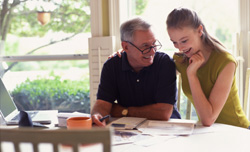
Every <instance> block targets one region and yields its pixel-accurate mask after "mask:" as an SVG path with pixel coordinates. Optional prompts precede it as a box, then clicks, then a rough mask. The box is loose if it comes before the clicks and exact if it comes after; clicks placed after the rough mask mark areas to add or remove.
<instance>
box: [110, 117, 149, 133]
mask: <svg viewBox="0 0 250 152" xmlns="http://www.w3.org/2000/svg"><path fill="white" fill-rule="evenodd" d="M146 120H147V119H146V118H138V117H122V118H119V119H116V120H114V121H112V122H111V123H110V124H109V125H108V126H109V127H113V128H114V129H115V130H133V129H136V128H137V127H138V126H139V125H141V124H142V123H143V122H145V121H146Z"/></svg>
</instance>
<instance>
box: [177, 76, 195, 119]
mask: <svg viewBox="0 0 250 152" xmlns="http://www.w3.org/2000/svg"><path fill="white" fill-rule="evenodd" d="M177 84H178V85H177V89H178V99H177V108H178V111H181V110H183V109H181V102H182V104H184V103H185V102H186V104H187V106H186V107H185V108H186V109H185V110H184V111H185V118H183V119H188V120H190V119H191V118H192V103H191V101H190V100H188V98H186V100H185V99H183V98H182V87H181V85H182V82H181V74H180V73H177Z"/></svg>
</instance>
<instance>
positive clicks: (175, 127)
mask: <svg viewBox="0 0 250 152" xmlns="http://www.w3.org/2000/svg"><path fill="white" fill-rule="evenodd" d="M195 124H196V121H193V120H183V119H170V120H169V121H156V120H149V121H148V124H147V127H145V128H141V129H139V130H141V131H142V133H143V134H150V135H190V134H192V132H193V130H194V126H195Z"/></svg>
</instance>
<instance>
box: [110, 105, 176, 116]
mask: <svg viewBox="0 0 250 152" xmlns="http://www.w3.org/2000/svg"><path fill="white" fill-rule="evenodd" d="M123 109H126V107H122V106H121V105H119V104H113V106H112V109H111V116H113V117H122V110H123ZM127 109H128V115H127V116H129V117H142V118H147V119H151V120H168V119H169V118H170V117H171V115H172V112H173V105H171V104H167V103H156V104H151V105H146V106H140V107H127Z"/></svg>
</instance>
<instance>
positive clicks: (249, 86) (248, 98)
mask: <svg viewBox="0 0 250 152" xmlns="http://www.w3.org/2000/svg"><path fill="white" fill-rule="evenodd" d="M243 105H244V112H245V114H246V116H247V118H248V120H250V68H248V69H247V72H246V82H245V96H244V104H243Z"/></svg>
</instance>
